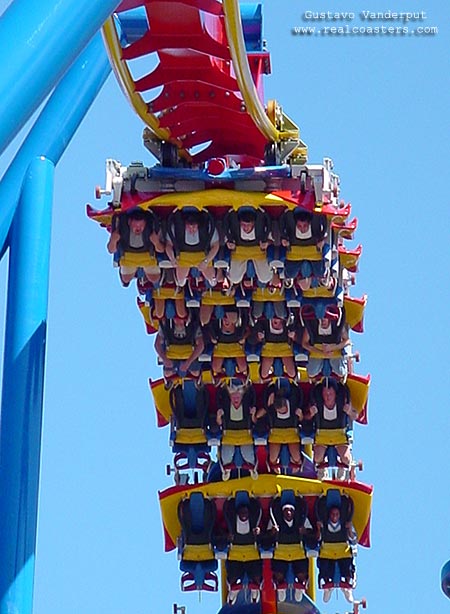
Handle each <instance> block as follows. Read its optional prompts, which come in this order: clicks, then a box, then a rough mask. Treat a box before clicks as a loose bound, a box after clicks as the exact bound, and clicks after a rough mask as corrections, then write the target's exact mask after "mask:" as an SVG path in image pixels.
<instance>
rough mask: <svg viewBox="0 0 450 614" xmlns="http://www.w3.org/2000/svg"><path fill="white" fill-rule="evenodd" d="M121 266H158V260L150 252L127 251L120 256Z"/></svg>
mask: <svg viewBox="0 0 450 614" xmlns="http://www.w3.org/2000/svg"><path fill="white" fill-rule="evenodd" d="M120 266H129V267H133V266H142V267H144V266H145V267H147V266H158V261H157V260H156V258H155V256H152V255H150V254H149V253H148V252H125V253H124V254H123V255H122V256H121V257H120Z"/></svg>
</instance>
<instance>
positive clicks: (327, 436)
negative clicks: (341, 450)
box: [314, 429, 348, 446]
mask: <svg viewBox="0 0 450 614" xmlns="http://www.w3.org/2000/svg"><path fill="white" fill-rule="evenodd" d="M314 443H316V444H318V445H323V446H339V445H341V444H346V443H348V439H347V434H346V430H345V429H319V430H318V431H317V432H316V436H315V438H314Z"/></svg>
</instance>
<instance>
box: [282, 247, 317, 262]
mask: <svg viewBox="0 0 450 614" xmlns="http://www.w3.org/2000/svg"><path fill="white" fill-rule="evenodd" d="M286 260H314V261H317V260H322V252H321V251H318V250H317V247H316V246H315V245H291V249H290V250H289V251H288V252H287V254H286Z"/></svg>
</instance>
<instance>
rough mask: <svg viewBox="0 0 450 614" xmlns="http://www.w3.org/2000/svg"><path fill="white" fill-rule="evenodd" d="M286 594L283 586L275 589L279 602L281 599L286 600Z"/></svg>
mask: <svg viewBox="0 0 450 614" xmlns="http://www.w3.org/2000/svg"><path fill="white" fill-rule="evenodd" d="M286 595H287V591H286V589H285V588H279V589H277V597H278V601H279V602H280V603H282V602H283V601H286Z"/></svg>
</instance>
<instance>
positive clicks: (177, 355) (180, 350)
mask: <svg viewBox="0 0 450 614" xmlns="http://www.w3.org/2000/svg"><path fill="white" fill-rule="evenodd" d="M166 354H167V358H170V359H171V360H185V359H186V358H189V356H190V355H191V354H192V346H191V345H169V347H168V348H167V352H166Z"/></svg>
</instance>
